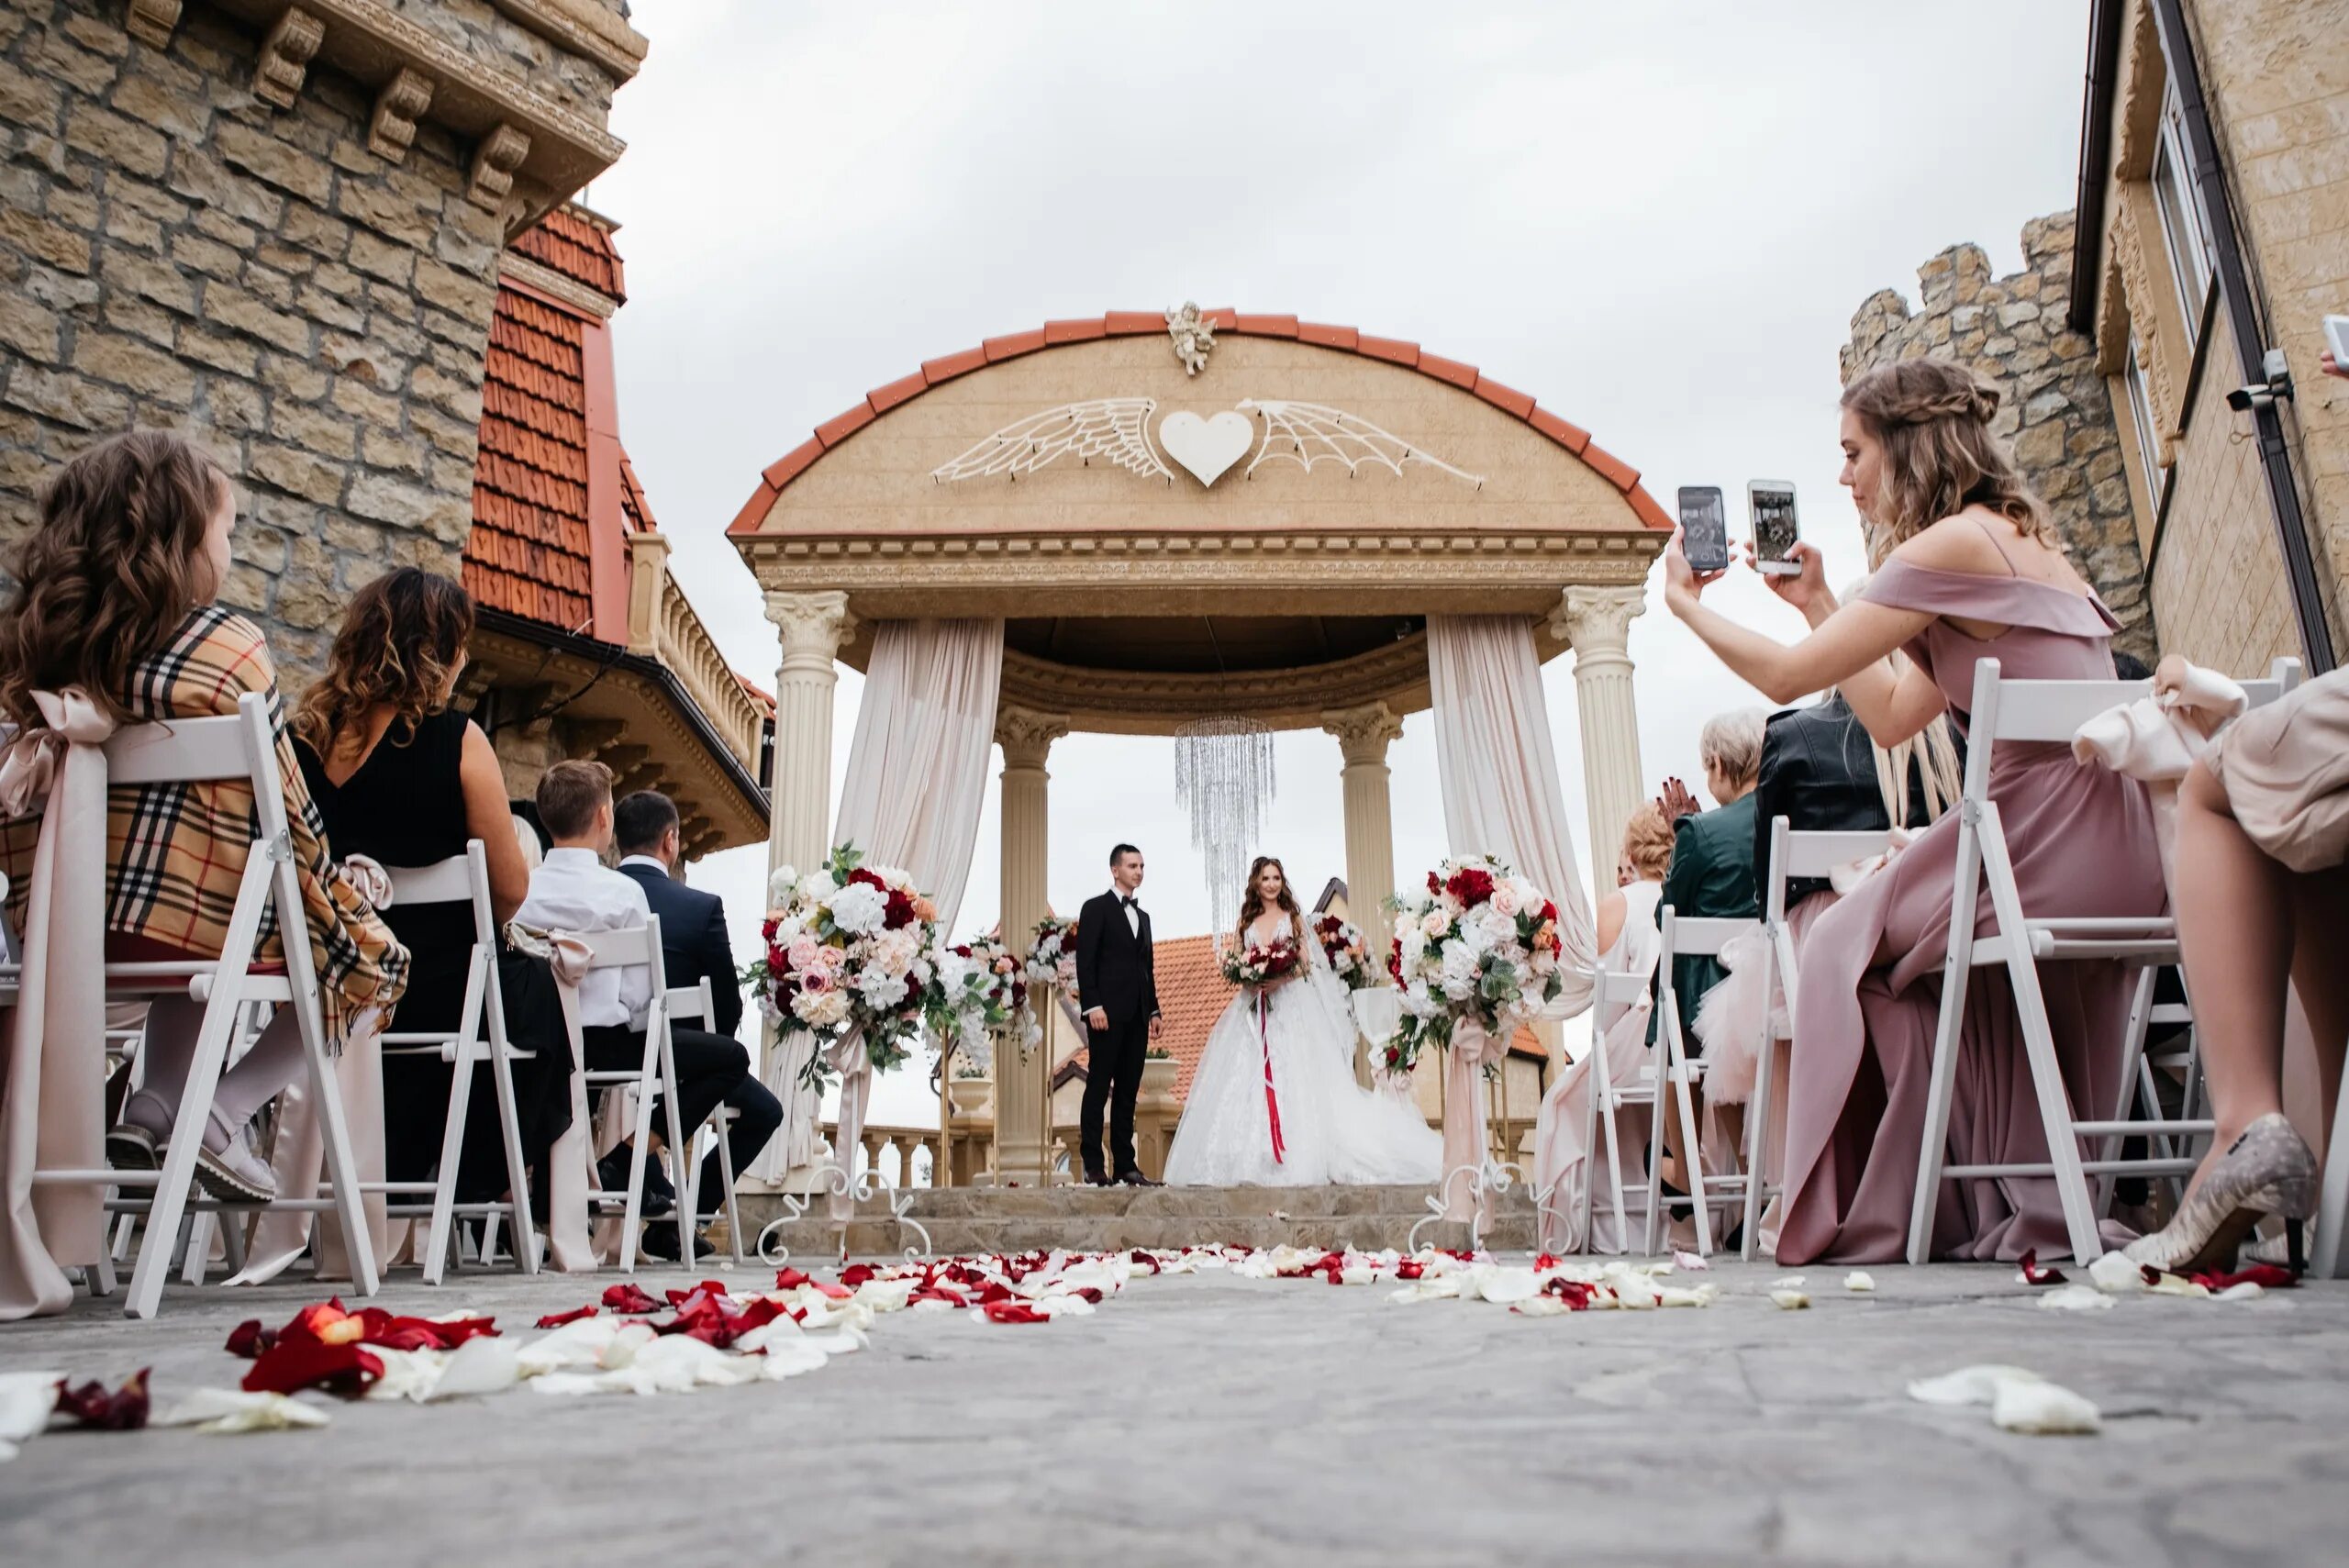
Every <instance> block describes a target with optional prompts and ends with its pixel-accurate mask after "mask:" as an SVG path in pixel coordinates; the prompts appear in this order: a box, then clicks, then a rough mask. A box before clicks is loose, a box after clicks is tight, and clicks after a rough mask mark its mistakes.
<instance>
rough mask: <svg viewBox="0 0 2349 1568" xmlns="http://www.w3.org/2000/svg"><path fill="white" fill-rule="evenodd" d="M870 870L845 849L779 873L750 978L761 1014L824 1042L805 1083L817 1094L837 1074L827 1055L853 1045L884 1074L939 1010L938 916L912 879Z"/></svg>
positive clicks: (852, 848)
mask: <svg viewBox="0 0 2349 1568" xmlns="http://www.w3.org/2000/svg"><path fill="white" fill-rule="evenodd" d="M863 862H864V857H863V854H862V853H861V852H860V851H858V850H857V848H856V846H855V845H853V844H841V845H840V846H838V847H836V848H835V849H834V850H833V851H832V852H831V855H830V857H829V859H828V860H827V861H826V862H825V863H824V864H823V865H822V866H820V867H818V869H816V870H815V871H812V872H809V873H807V875H805V876H802V875H800V874H799V873H797V872H796V871H795V870H794V869H793V868H791V867H790V866H778V867H777V868H776V869H775V873H774V876H772V877H771V878H769V879H768V883H767V902H768V905H769V908H768V910H767V916H766V919H765V921H764V922H763V925H762V926H761V931H762V933H763V936H764V938H765V942H766V953H765V956H764V957H763V958H762V959H760V960H759V961H758V962H754V963H752V964H751V965H750V967H749V968H748V969H747V970H745V971H744V972H743V979H744V980H745V981H746V982H747V983H748V984H751V986H752V987H753V989H754V991H755V993H756V995H757V996H758V999H759V1006H760V1010H761V1011H763V1013H765V1014H766V1016H767V1017H769V1018H774V1019H775V1020H776V1021H778V1022H779V1023H781V1024H783V1025H785V1027H786V1028H795V1027H796V1028H798V1029H807V1031H808V1032H810V1033H811V1034H813V1035H815V1036H816V1038H817V1040H818V1046H819V1049H818V1051H815V1052H814V1053H813V1054H812V1055H811V1056H810V1058H809V1061H808V1065H807V1074H806V1076H807V1082H808V1083H810V1084H815V1085H817V1086H819V1087H820V1086H821V1084H823V1082H824V1081H825V1080H826V1079H827V1078H828V1077H829V1072H830V1069H829V1065H828V1064H827V1063H826V1062H825V1060H824V1056H825V1052H824V1051H823V1050H821V1049H820V1047H822V1046H831V1045H837V1044H839V1043H840V1042H841V1041H843V1040H847V1039H848V1038H849V1037H850V1036H851V1035H856V1034H861V1035H862V1036H863V1041H864V1050H865V1053H866V1055H867V1056H868V1058H869V1059H870V1060H871V1062H872V1064H873V1067H874V1070H875V1071H876V1072H883V1073H885V1072H887V1071H888V1070H889V1069H891V1068H893V1067H896V1066H897V1065H899V1064H900V1063H902V1062H904V1061H905V1060H906V1058H907V1054H908V1052H909V1048H910V1045H911V1042H912V1040H913V1039H914V1038H915V1036H916V1035H917V1034H918V1032H919V1030H920V1029H921V1025H922V1021H923V1018H924V1016H925V1012H926V1008H927V1006H928V1005H929V1003H930V1000H931V993H932V985H933V981H934V978H935V958H934V955H933V952H932V949H933V947H934V945H935V943H936V940H937V919H938V910H937V909H936V907H935V906H932V905H931V903H930V900H929V899H928V898H926V897H924V896H923V895H922V894H921V891H920V890H919V889H918V888H917V887H915V886H914V884H913V880H912V879H911V878H910V877H908V876H907V875H906V873H903V872H901V871H896V870H892V869H890V868H888V867H885V866H868V865H866V864H864V863H863Z"/></svg>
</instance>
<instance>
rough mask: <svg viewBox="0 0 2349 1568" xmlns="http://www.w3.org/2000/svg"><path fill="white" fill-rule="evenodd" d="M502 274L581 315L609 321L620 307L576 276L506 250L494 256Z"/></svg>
mask: <svg viewBox="0 0 2349 1568" xmlns="http://www.w3.org/2000/svg"><path fill="white" fill-rule="evenodd" d="M497 271H498V274H499V275H500V276H501V277H504V278H507V279H508V280H510V281H511V282H514V283H518V284H522V285H523V286H524V287H526V288H531V289H535V290H537V291H538V292H539V293H540V294H542V295H547V296H548V297H550V298H551V299H554V300H556V301H558V302H559V303H561V304H563V305H566V306H570V307H571V308H572V309H573V310H576V311H578V312H579V313H580V314H581V315H583V316H591V317H595V318H596V320H598V321H609V320H610V319H611V318H612V317H613V315H614V313H615V312H617V311H618V309H619V304H618V301H616V300H614V299H612V298H611V296H609V295H601V294H597V293H596V291H595V290H594V289H591V288H589V287H588V286H587V285H586V284H583V283H581V282H579V281H578V280H577V279H576V278H571V277H566V276H564V275H563V274H562V273H561V272H556V271H555V270H554V269H553V268H552V267H550V266H548V265H547V264H546V263H544V262H543V261H532V260H530V258H529V257H528V256H524V255H521V254H519V253H518V252H516V251H512V250H508V251H506V252H505V253H504V254H502V255H500V256H499V257H498V258H497Z"/></svg>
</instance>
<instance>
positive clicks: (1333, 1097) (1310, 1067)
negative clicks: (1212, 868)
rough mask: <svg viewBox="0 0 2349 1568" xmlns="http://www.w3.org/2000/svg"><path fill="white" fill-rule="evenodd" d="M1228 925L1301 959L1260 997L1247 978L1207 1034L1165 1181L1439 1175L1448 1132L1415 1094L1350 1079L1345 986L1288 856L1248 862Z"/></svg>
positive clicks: (1236, 1182) (1422, 1180)
mask: <svg viewBox="0 0 2349 1568" xmlns="http://www.w3.org/2000/svg"><path fill="white" fill-rule="evenodd" d="M1233 935H1234V938H1235V940H1237V941H1238V943H1239V945H1240V947H1241V949H1242V950H1243V951H1244V950H1245V949H1247V948H1250V947H1264V946H1268V945H1270V944H1271V943H1273V942H1275V941H1279V940H1287V941H1289V942H1291V943H1293V944H1295V946H1296V947H1297V952H1298V955H1299V957H1298V963H1297V968H1295V969H1294V970H1291V971H1290V972H1289V973H1286V974H1285V975H1283V976H1282V977H1280V978H1279V979H1277V980H1275V981H1273V982H1271V983H1270V984H1267V985H1266V986H1264V988H1263V994H1262V995H1261V998H1260V995H1259V993H1258V992H1257V991H1256V990H1255V989H1253V988H1246V987H1243V988H1242V989H1241V993H1240V995H1237V996H1235V997H1233V998H1232V1000H1231V1005H1230V1006H1228V1007H1226V1008H1225V1009H1224V1010H1223V1017H1222V1018H1219V1019H1218V1020H1217V1021H1216V1026H1215V1028H1214V1029H1213V1030H1211V1031H1210V1032H1209V1033H1208V1043H1207V1047H1206V1049H1205V1050H1204V1051H1202V1052H1201V1054H1200V1057H1199V1068H1198V1072H1197V1074H1196V1075H1194V1077H1193V1078H1192V1080H1191V1094H1190V1098H1189V1099H1188V1100H1187V1101H1186V1103H1185V1105H1184V1106H1183V1121H1182V1125H1181V1126H1179V1127H1178V1128H1176V1129H1175V1143H1174V1146H1173V1147H1172V1148H1171V1149H1169V1150H1168V1151H1167V1154H1166V1180H1167V1181H1168V1183H1170V1184H1175V1185H1180V1186H1219V1187H1228V1186H1242V1185H1263V1186H1308V1185H1315V1184H1320V1183H1324V1182H1345V1183H1397V1184H1430V1183H1432V1182H1434V1181H1435V1179H1436V1176H1437V1174H1438V1173H1439V1171H1440V1169H1441V1167H1442V1162H1443V1138H1442V1134H1440V1133H1438V1132H1437V1131H1436V1130H1435V1129H1433V1128H1431V1127H1430V1126H1428V1124H1427V1122H1426V1121H1425V1120H1424V1119H1422V1118H1421V1117H1420V1115H1419V1107H1418V1106H1416V1105H1414V1104H1413V1103H1412V1102H1411V1101H1410V1100H1408V1099H1407V1098H1401V1097H1397V1096H1396V1095H1384V1094H1378V1093H1375V1092H1373V1091H1371V1090H1368V1089H1364V1088H1363V1087H1362V1086H1361V1085H1360V1084H1356V1083H1355V1082H1354V1074H1353V1053H1354V1025H1353V1009H1352V1008H1351V1006H1349V1005H1348V1003H1347V999H1346V990H1345V987H1344V986H1343V985H1342V984H1340V982H1339V980H1338V977H1337V976H1336V975H1335V974H1333V973H1330V961H1329V959H1328V958H1327V957H1326V956H1325V955H1324V954H1323V953H1322V951H1321V944H1320V942H1319V940H1316V939H1315V938H1314V937H1313V936H1312V934H1311V933H1310V932H1309V931H1308V929H1307V927H1306V922H1305V917H1304V916H1303V914H1302V913H1301V912H1300V911H1299V910H1298V909H1297V897H1296V895H1294V894H1292V893H1291V892H1290V891H1289V885H1288V877H1287V874H1286V873H1285V872H1284V871H1283V870H1282V869H1281V862H1278V861H1276V860H1274V859H1273V858H1272V857H1271V856H1269V855H1259V856H1258V857H1256V862H1255V863H1254V864H1253V865H1252V866H1250V867H1249V868H1248V895H1247V898H1246V899H1245V900H1244V901H1243V903H1242V905H1241V910H1240V921H1239V925H1238V926H1237V928H1236V929H1235V930H1234V933H1233ZM1260 1001H1261V1004H1262V1006H1260V1005H1259V1004H1260ZM1275 1126H1277V1128H1278V1141H1277V1143H1276V1142H1275Z"/></svg>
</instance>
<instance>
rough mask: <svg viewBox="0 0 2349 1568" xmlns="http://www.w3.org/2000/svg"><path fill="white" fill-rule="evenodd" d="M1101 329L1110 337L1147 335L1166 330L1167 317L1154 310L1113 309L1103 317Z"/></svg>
mask: <svg viewBox="0 0 2349 1568" xmlns="http://www.w3.org/2000/svg"><path fill="white" fill-rule="evenodd" d="M1101 330H1102V333H1103V335H1104V336H1106V337H1110V338H1133V337H1147V336H1149V335H1150V334H1151V333H1152V332H1163V331H1165V330H1166V317H1163V316H1162V315H1160V314H1159V313H1158V312H1156V311H1154V310H1113V311H1111V312H1109V314H1108V315H1107V316H1105V317H1102V318H1101Z"/></svg>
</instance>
